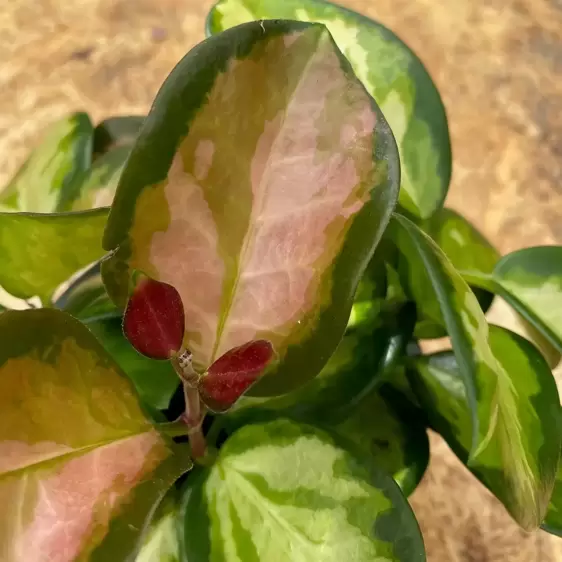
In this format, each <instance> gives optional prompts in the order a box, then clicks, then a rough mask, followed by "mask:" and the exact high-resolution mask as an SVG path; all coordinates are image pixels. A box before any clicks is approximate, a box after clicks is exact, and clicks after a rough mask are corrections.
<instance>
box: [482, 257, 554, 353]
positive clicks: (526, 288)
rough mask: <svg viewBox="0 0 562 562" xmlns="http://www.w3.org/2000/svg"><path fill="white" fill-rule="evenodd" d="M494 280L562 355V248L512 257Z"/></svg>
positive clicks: (497, 270) (496, 270) (502, 262)
mask: <svg viewBox="0 0 562 562" xmlns="http://www.w3.org/2000/svg"><path fill="white" fill-rule="evenodd" d="M492 277H493V279H494V281H495V282H496V283H497V284H498V285H499V287H500V291H499V294H500V295H501V296H502V297H503V298H504V299H505V300H506V301H507V302H508V303H509V304H510V305H511V306H513V308H514V309H515V310H516V311H517V312H518V313H519V314H521V316H523V318H525V320H527V321H528V322H529V323H530V324H531V325H532V326H533V327H534V328H535V329H536V330H537V331H539V332H540V333H541V334H542V336H543V337H545V338H546V339H547V341H548V342H549V343H550V344H551V345H552V346H553V347H554V348H555V349H556V350H558V352H559V353H562V246H541V247H536V248H525V249H523V250H518V251H517V252H513V253H511V254H508V255H507V256H504V257H503V258H502V259H501V260H500V262H499V263H498V265H497V266H496V267H495V268H494V272H493V276H492Z"/></svg>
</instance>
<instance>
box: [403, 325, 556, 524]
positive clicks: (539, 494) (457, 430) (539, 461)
mask: <svg viewBox="0 0 562 562" xmlns="http://www.w3.org/2000/svg"><path fill="white" fill-rule="evenodd" d="M488 339H489V342H490V346H491V349H492V351H493V353H494V355H495V357H497V358H498V360H499V361H501V364H502V366H503V368H504V370H505V373H506V375H507V377H508V379H507V381H506V386H508V387H509V391H510V394H511V399H510V402H509V403H508V404H509V405H510V409H509V410H508V409H507V408H506V407H505V404H506V401H505V396H506V394H505V392H504V393H503V394H502V393H500V392H499V391H497V392H495V393H494V394H490V395H489V398H488V399H489V400H493V402H492V403H491V404H490V405H489V406H490V413H491V416H492V417H491V420H490V421H491V423H490V428H489V432H488V435H487V443H486V447H485V449H483V450H482V452H481V453H480V454H479V455H477V456H473V458H472V460H468V457H469V451H470V447H471V439H472V427H471V419H470V407H469V405H468V401H467V398H466V391H465V388H464V385H463V380H462V375H461V374H460V368H459V365H458V363H457V361H456V359H455V357H454V356H453V354H452V353H450V352H443V353H439V354H436V355H432V356H426V357H420V358H418V359H417V360H416V361H415V363H414V365H415V370H413V371H411V372H409V378H410V381H411V383H412V386H413V388H414V391H415V392H416V395H417V396H418V398H419V399H420V401H421V403H422V405H423V406H424V409H425V411H426V413H427V415H428V418H429V420H430V422H431V424H432V426H433V427H434V428H435V429H436V430H437V431H439V432H440V433H441V434H442V435H443V437H445V439H446V440H447V442H448V443H449V445H450V446H451V448H452V449H453V451H455V453H456V454H457V455H458V456H459V458H460V459H461V460H462V461H463V462H465V463H466V462H467V461H468V467H469V468H470V470H471V471H472V472H473V473H474V474H475V475H476V476H477V477H478V478H479V479H480V480H481V481H482V482H483V483H484V484H485V485H486V486H487V487H488V488H489V489H490V490H491V491H492V492H493V493H494V495H496V496H497V497H498V498H499V499H500V500H501V501H502V503H503V504H504V505H505V507H506V508H507V509H508V511H509V512H510V513H511V515H512V516H513V517H514V519H515V520H516V521H517V522H518V523H519V524H520V525H521V526H522V527H524V528H525V529H532V528H535V527H537V526H538V525H540V524H541V523H542V521H543V518H544V516H545V514H546V510H547V506H548V502H549V500H550V496H551V493H552V490H553V486H554V481H555V478H556V473H557V469H558V459H559V455H560V446H561V436H562V424H561V421H562V420H561V412H560V401H559V397H558V392H557V389H556V383H555V381H554V378H553V376H552V374H551V372H550V369H549V367H548V365H547V364H546V362H545V360H544V359H543V357H542V356H541V355H540V353H539V352H538V351H537V350H536V348H535V347H534V346H533V345H532V344H530V343H529V342H528V341H527V340H525V339H524V338H522V337H520V336H518V335H516V334H514V333H512V332H509V331H508V330H505V329H503V328H499V327H497V326H490V331H489V337H488ZM490 382H492V381H490ZM498 390H499V388H498ZM483 399H485V398H484V397H482V398H481V400H483ZM494 402H495V403H494ZM502 403H503V405H504V407H503V408H502V407H501V405H502Z"/></svg>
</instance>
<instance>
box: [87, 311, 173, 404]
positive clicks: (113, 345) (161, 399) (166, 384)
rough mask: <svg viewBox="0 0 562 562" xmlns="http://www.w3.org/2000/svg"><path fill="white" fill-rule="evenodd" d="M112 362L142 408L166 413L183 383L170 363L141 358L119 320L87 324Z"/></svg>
mask: <svg viewBox="0 0 562 562" xmlns="http://www.w3.org/2000/svg"><path fill="white" fill-rule="evenodd" d="M88 328H89V329H90V331H91V332H92V333H93V334H94V335H95V336H96V338H97V339H98V340H99V341H100V342H101V344H102V345H103V347H104V348H105V350H106V351H107V353H108V354H109V355H111V357H112V359H113V360H114V361H115V363H117V365H119V367H120V368H121V370H122V371H123V372H124V373H125V374H126V375H127V377H128V378H129V379H130V380H131V381H132V383H133V385H134V387H135V389H136V391H137V392H138V394H139V397H140V398H141V400H142V402H143V404H146V405H147V406H150V407H151V408H154V409H157V410H165V409H166V408H167V407H168V406H169V404H170V400H171V399H172V396H173V395H174V392H175V391H176V389H177V388H178V386H179V384H180V380H179V377H178V375H177V374H176V372H175V371H174V368H173V367H172V365H171V363H170V362H169V361H154V360H152V359H148V358H147V357H144V356H142V355H141V354H140V353H138V352H137V351H136V350H135V349H134V348H133V347H132V345H131V344H130V343H129V342H128V340H127V338H126V337H125V335H124V334H123V328H122V327H121V319H120V318H111V319H106V320H98V321H95V322H91V323H88Z"/></svg>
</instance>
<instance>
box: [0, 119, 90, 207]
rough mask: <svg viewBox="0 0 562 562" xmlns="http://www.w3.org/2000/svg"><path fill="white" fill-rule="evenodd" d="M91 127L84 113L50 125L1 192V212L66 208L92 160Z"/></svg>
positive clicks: (78, 190) (78, 191) (76, 195)
mask: <svg viewBox="0 0 562 562" xmlns="http://www.w3.org/2000/svg"><path fill="white" fill-rule="evenodd" d="M93 134H94V128H93V126H92V123H91V121H90V118H89V117H88V116H87V115H86V114H85V113H74V114H72V115H70V116H68V117H65V118H64V119H61V120H59V121H57V122H56V123H54V124H53V125H51V126H50V127H49V129H48V130H47V131H46V132H45V135H44V138H43V139H42V141H41V143H40V144H39V145H38V146H37V147H36V148H35V149H34V150H33V151H32V152H31V154H30V156H29V157H28V158H27V160H26V161H25V163H24V164H23V165H22V167H21V168H20V170H19V171H18V172H17V174H16V175H15V176H14V178H13V179H12V181H11V182H10V183H9V184H8V185H7V186H6V187H5V188H4V189H3V190H2V191H0V211H8V212H9V211H20V212H33V213H53V212H55V211H67V210H69V209H70V207H71V206H72V202H73V201H74V200H75V199H76V198H77V197H78V195H79V193H80V186H81V184H82V182H83V180H84V177H85V176H86V173H87V171H88V169H89V167H90V165H91V162H92V144H93Z"/></svg>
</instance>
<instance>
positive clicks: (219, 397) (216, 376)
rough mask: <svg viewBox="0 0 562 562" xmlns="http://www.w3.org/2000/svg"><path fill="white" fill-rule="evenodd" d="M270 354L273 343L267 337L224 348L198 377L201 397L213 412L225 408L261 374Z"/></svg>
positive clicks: (271, 356)
mask: <svg viewBox="0 0 562 562" xmlns="http://www.w3.org/2000/svg"><path fill="white" fill-rule="evenodd" d="M273 355H274V351H273V346H272V345H271V343H270V342H268V341H266V340H255V341H251V342H248V343H246V344H244V345H241V346H240V347H235V348H234V349H231V350H230V351H227V352H226V353H225V354H224V355H223V356H222V357H219V359H217V360H216V361H215V362H214V363H213V364H212V365H211V366H210V367H209V369H208V370H207V373H206V375H205V376H204V377H203V378H202V379H201V382H200V383H199V391H200V393H201V398H202V399H203V401H204V402H205V404H206V405H207V406H208V407H209V408H210V409H211V410H213V411H215V412H224V411H226V410H228V409H229V408H230V407H231V406H232V405H233V404H234V403H235V402H236V401H237V400H238V398H240V397H241V396H242V395H243V394H244V393H245V392H246V391H247V390H248V389H249V388H250V386H252V384H254V383H255V382H256V381H257V380H258V378H259V377H260V376H261V375H262V374H263V372H264V370H265V368H266V367H267V365H268V364H269V362H270V361H271V360H272V358H273Z"/></svg>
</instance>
